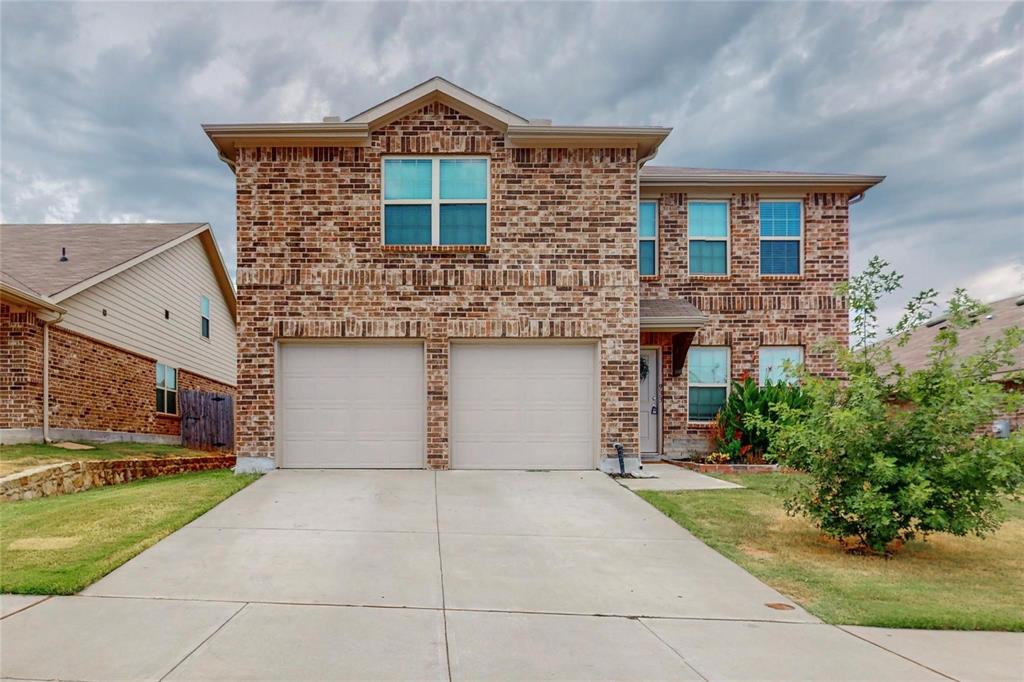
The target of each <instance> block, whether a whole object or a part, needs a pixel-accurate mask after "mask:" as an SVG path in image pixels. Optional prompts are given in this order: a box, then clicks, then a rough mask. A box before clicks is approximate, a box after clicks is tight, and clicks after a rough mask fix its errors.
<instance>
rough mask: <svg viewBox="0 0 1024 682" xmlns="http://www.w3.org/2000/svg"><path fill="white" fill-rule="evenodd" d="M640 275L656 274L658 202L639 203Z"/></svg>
mask: <svg viewBox="0 0 1024 682" xmlns="http://www.w3.org/2000/svg"><path fill="white" fill-rule="evenodd" d="M639 227H640V254H639V257H640V274H641V275H657V274H658V202H657V201H641V202H640V225H639Z"/></svg>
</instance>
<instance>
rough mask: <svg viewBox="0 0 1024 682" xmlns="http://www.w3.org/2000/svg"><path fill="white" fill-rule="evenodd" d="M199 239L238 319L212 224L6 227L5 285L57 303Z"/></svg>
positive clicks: (2, 236)
mask: <svg viewBox="0 0 1024 682" xmlns="http://www.w3.org/2000/svg"><path fill="white" fill-rule="evenodd" d="M193 237H199V238H200V240H201V241H202V243H203V247H204V250H205V251H206V254H207V257H208V258H209V259H210V264H211V266H212V267H213V271H214V274H215V276H216V277H217V281H218V283H219V284H220V288H221V291H222V294H223V296H224V299H225V301H226V302H227V304H228V308H229V309H230V310H231V314H232V315H234V314H235V292H234V287H233V286H232V285H231V279H230V277H229V276H228V273H227V268H226V267H225V265H224V261H223V259H222V258H221V255H220V250H219V249H218V248H217V244H216V241H215V240H214V237H213V231H212V230H211V229H210V225H209V223H120V224H96V223H88V224H79V223H75V224H58V225H55V224H41V225H27V224H19V225H0V249H2V253H3V256H2V260H0V283H2V284H3V285H4V286H5V288H9V289H11V290H16V291H19V292H21V293H23V294H29V295H32V296H34V297H36V298H38V299H41V300H44V301H46V302H48V303H50V304H52V305H56V304H57V303H59V302H60V301H62V300H64V299H66V298H69V297H71V296H74V295H75V294H77V293H79V292H80V291H83V290H85V289H88V288H89V287H91V286H93V285H95V284H98V283H99V282H102V281H104V280H106V279H109V278H110V277H113V276H114V275H116V274H118V273H120V272H124V271H125V270H127V269H128V268H131V267H133V266H135V265H137V264H139V263H141V262H143V261H145V260H148V259H150V258H152V257H153V256H156V255H157V254H159V253H163V252H164V251H166V250H168V249H170V248H173V247H175V246H177V245H178V244H181V243H182V242H184V241H186V240H188V239H191V238H193ZM62 253H64V254H65V255H66V256H67V260H63V261H62V260H61V255H62Z"/></svg>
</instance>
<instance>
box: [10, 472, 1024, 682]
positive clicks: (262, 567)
mask: <svg viewBox="0 0 1024 682" xmlns="http://www.w3.org/2000/svg"><path fill="white" fill-rule="evenodd" d="M2 601H3V607H4V609H5V612H6V611H7V609H8V606H7V604H8V600H7V598H4V599H3V600H2ZM19 601H20V600H14V601H12V602H11V603H12V604H15V603H17V602H19ZM26 604H27V602H21V603H20V604H19V605H18V608H21V609H22V610H17V608H13V607H12V609H11V610H12V611H13V614H12V615H10V616H8V617H6V618H4V620H3V621H0V674H2V676H3V677H5V678H12V679H13V678H18V679H76V680H136V679H181V680H203V679H211V680H212V679H289V680H312V679H318V680H320V679H367V678H372V679H415V680H423V679H441V680H445V679H455V680H464V679H465V680H469V679H508V680H523V679H531V680H532V679H549V680H551V679H587V680H590V679H619V680H636V679H648V680H688V679H689V680H699V679H712V680H714V679H722V680H726V679H759V680H766V679H778V680H789V679H830V680H840V679H849V680H854V679H872V680H917V679H921V680H926V679H945V678H947V677H954V678H958V679H971V678H972V675H974V674H977V676H978V677H979V678H981V677H984V678H985V679H1000V678H1002V679H1019V678H1020V677H1021V672H1022V670H1024V669H1022V666H1021V663H1022V662H1021V660H1020V652H1021V651H1022V647H1024V636H1021V635H1005V636H1004V635H1003V633H980V634H979V633H928V635H929V636H928V637H924V638H921V637H920V636H916V635H906V636H904V635H903V634H901V633H899V632H895V633H894V632H892V631H876V630H873V629H864V628H859V629H854V628H849V629H841V628H836V627H832V626H828V625H824V624H821V623H820V622H819V621H818V620H817V619H816V618H814V617H812V616H810V615H809V614H807V613H806V612H805V611H803V610H802V609H800V608H799V607H797V606H796V605H794V604H792V602H790V601H789V600H788V599H786V598H784V597H782V596H781V595H780V594H779V593H777V592H775V591H774V590H772V589H771V588H769V587H767V586H766V585H764V584H763V583H761V582H759V581H758V580H756V579H755V578H753V577H752V576H750V575H749V574H747V573H746V572H744V571H742V570H741V569H739V568H738V567H737V566H736V565H734V564H732V563H731V562H729V561H727V560H726V559H724V558H723V557H722V556H720V555H719V554H717V553H715V552H713V551H712V550H710V549H709V548H708V547H706V546H705V545H703V544H702V543H700V542H699V541H697V540H696V539H694V538H693V536H691V535H690V534H689V533H687V532H686V531H684V530H683V529H681V528H679V526H677V525H676V524H675V523H673V522H671V521H669V520H668V519H667V518H665V517H664V516H662V515H661V514H660V513H658V512H657V511H655V510H654V509H653V508H651V507H650V506H649V505H647V504H646V503H645V502H643V501H642V500H640V499H639V498H638V497H636V496H635V495H633V494H632V493H631V492H629V491H628V490H626V489H624V488H623V487H622V486H620V485H618V484H617V483H615V482H614V481H612V480H610V479H609V478H607V477H606V476H604V475H602V474H599V473H597V472H557V473H542V472H537V473H528V472H495V473H489V472H438V473H434V472H427V471H392V472H385V471H348V472H344V471H277V472H274V473H272V474H269V475H267V476H265V477H264V478H263V479H262V480H260V481H258V482H257V483H255V484H253V485H252V486H250V487H248V488H246V489H245V490H243V491H242V492H240V493H239V494H237V495H235V496H234V497H232V498H230V499H229V500H227V501H225V502H224V503H223V504H221V505H220V506H218V507H217V508H215V509H213V510H211V511H210V512H209V513H207V514H206V515H204V516H203V517H201V518H199V519H197V520H196V521H195V522H193V523H192V524H190V525H189V526H186V527H185V528H183V529H181V530H180V531H178V532H177V533H174V534H173V535H171V536H170V537H168V538H167V539H165V540H164V541H162V542H160V543H158V544H157V545H156V546H154V547H152V548H151V549H149V550H147V551H146V552H143V553H142V554H140V555H139V556H138V557H136V558H135V559H133V560H132V561H130V562H128V563H127V564H125V565H124V566H122V567H121V568H119V569H118V570H116V571H114V572H113V573H111V574H110V575H109V576H107V577H106V578H104V579H103V580H101V581H99V582H97V583H96V584H94V585H93V586H91V587H90V588H89V589H87V590H86V591H85V592H84V593H83V595H81V596H75V597H54V598H50V599H46V600H43V601H38V602H34V603H33V604H29V605H27V607H26ZM933 635H934V636H933ZM964 635H968V636H972V637H970V638H969V639H963V638H962V636H964ZM961 642H963V644H961ZM957 647H964V648H960V651H961V652H962V655H961V656H959V657H957V656H951V655H950V652H951V651H955V650H956V648H957ZM966 647H970V648H969V649H966ZM972 659H973V661H972Z"/></svg>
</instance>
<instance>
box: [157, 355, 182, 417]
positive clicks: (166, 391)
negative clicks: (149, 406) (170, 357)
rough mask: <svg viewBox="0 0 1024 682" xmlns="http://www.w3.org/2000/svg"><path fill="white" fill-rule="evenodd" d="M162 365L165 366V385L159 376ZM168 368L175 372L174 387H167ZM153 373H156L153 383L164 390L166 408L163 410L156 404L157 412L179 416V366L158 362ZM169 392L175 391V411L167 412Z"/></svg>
mask: <svg viewBox="0 0 1024 682" xmlns="http://www.w3.org/2000/svg"><path fill="white" fill-rule="evenodd" d="M161 367H163V368H164V381H163V383H164V385H163V386H161V385H160V380H159V378H158V377H159V372H160V368H161ZM167 370H171V371H173V372H174V388H167ZM153 375H154V376H153V383H154V384H155V385H156V390H157V391H163V392H164V410H161V409H160V408H159V407H158V406H157V405H154V408H156V413H157V414H163V415H168V416H172V417H177V416H178V410H179V408H178V368H177V367H172V366H171V365H167V364H164V363H162V362H157V363H156V366H155V367H154V370H153ZM168 393H173V394H174V412H167V411H166V408H167V394H168ZM155 401H156V394H154V402H155Z"/></svg>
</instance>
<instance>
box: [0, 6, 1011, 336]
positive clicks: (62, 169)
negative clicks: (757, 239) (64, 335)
mask: <svg viewBox="0 0 1024 682" xmlns="http://www.w3.org/2000/svg"><path fill="white" fill-rule="evenodd" d="M434 75H440V76H443V77H445V78H447V79H449V80H451V81H453V82H455V83H456V84H458V85H461V86H462V87H464V88H466V89H468V90H470V91H473V92H475V93H476V94H478V95H480V96H482V97H485V98H486V99H489V100H491V101H493V102H495V103H497V104H499V105H501V106H504V107H505V108H507V109H510V110H512V111H515V112H516V113H518V114H521V115H523V116H527V117H535V118H551V119H554V121H555V123H556V124H558V123H562V124H595V125H600V124H608V125H614V124H622V125H667V126H671V127H673V128H675V131H674V132H673V134H672V135H671V136H670V137H669V138H668V140H667V141H666V142H665V144H664V145H662V147H661V150H660V152H659V154H658V156H657V158H656V159H655V160H654V161H653V163H655V164H658V165H678V166H699V167H714V168H750V169H770V170H797V171H822V172H849V173H868V174H881V175H886V176H888V179H887V180H886V181H885V182H884V183H883V184H882V185H880V186H879V187H877V188H875V189H872V190H871V191H869V192H868V194H867V196H866V198H865V199H864V201H862V202H861V203H859V204H857V205H855V206H854V207H852V209H851V241H852V254H851V257H852V267H853V269H854V270H855V271H856V270H858V269H860V268H861V267H862V266H863V265H864V263H866V261H867V260H868V258H870V257H871V256H872V255H875V254H877V255H881V256H882V257H884V258H885V259H886V260H888V261H889V262H890V263H892V264H893V266H894V267H895V268H896V269H897V270H898V271H899V272H901V273H903V274H904V275H905V279H904V292H903V295H900V296H895V297H892V298H890V299H887V300H886V301H885V302H884V303H883V307H882V311H881V313H882V314H881V317H882V321H883V323H884V324H890V323H892V322H893V321H894V320H895V319H896V317H897V316H898V313H899V309H900V307H901V306H902V303H903V302H904V301H905V300H906V298H909V296H910V295H911V294H912V293H914V292H916V291H918V290H920V289H924V288H928V287H934V288H936V289H938V290H940V291H941V292H943V293H948V292H950V291H951V290H952V289H953V288H954V287H967V289H968V291H969V292H970V293H972V294H974V295H975V296H978V297H980V298H983V299H986V300H993V299H997V298H1005V297H1007V296H1010V295H1013V294H1016V293H1022V292H1024V3H1014V4H1002V3H983V2H970V3H963V4H961V3H935V4H917V3H906V2H901V3H895V4H883V3H863V4H839V3H823V2H819V3H810V4H801V3H795V2H785V3H757V4H745V3H732V2H718V3H707V4H704V3H658V4H646V3H597V4H589V3H552V4H546V3H530V4H525V3H477V4H454V3H444V4H441V3H437V4H427V3H418V4H403V3H380V4H355V3H345V4H341V3H327V4H314V3H280V4H274V3H261V4H248V3H234V2H230V3H229V2H222V3H202V2H187V3H143V2H137V3H122V4H113V3H86V2H81V3H74V4H59V3H52V2H3V3H0V182H2V186H0V218H2V220H3V222H113V221H167V222H193V221H195V222H209V223H210V224H211V225H213V228H214V231H215V234H216V236H217V240H218V242H219V244H220V246H221V249H222V250H223V252H224V255H225V260H226V261H227V263H228V264H229V267H230V268H231V269H232V270H233V269H234V262H235V245H234V227H235V225H234V193H233V192H234V178H233V176H232V175H231V172H230V171H229V169H228V168H227V166H225V165H224V164H223V163H221V162H220V161H219V160H218V159H217V156H216V153H215V152H214V149H213V147H212V145H211V144H210V142H209V140H208V139H207V138H206V136H205V134H204V133H203V132H202V130H201V129H200V124H202V123H243V122H278V121H319V120H321V119H322V117H323V116H325V115H340V116H341V117H342V118H343V119H344V118H347V117H348V116H351V115H353V114H356V113H358V112H360V111H362V110H364V109H366V108H368V107H370V106H372V105H374V104H376V103H378V102H380V101H382V100H384V99H387V98H388V97H391V96H393V95H395V94H397V93H398V92H400V91H402V90H405V89H407V88H409V87H411V86H413V85H415V84H417V83H419V82H421V81H424V80H426V79H428V78H430V77H431V76H434Z"/></svg>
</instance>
